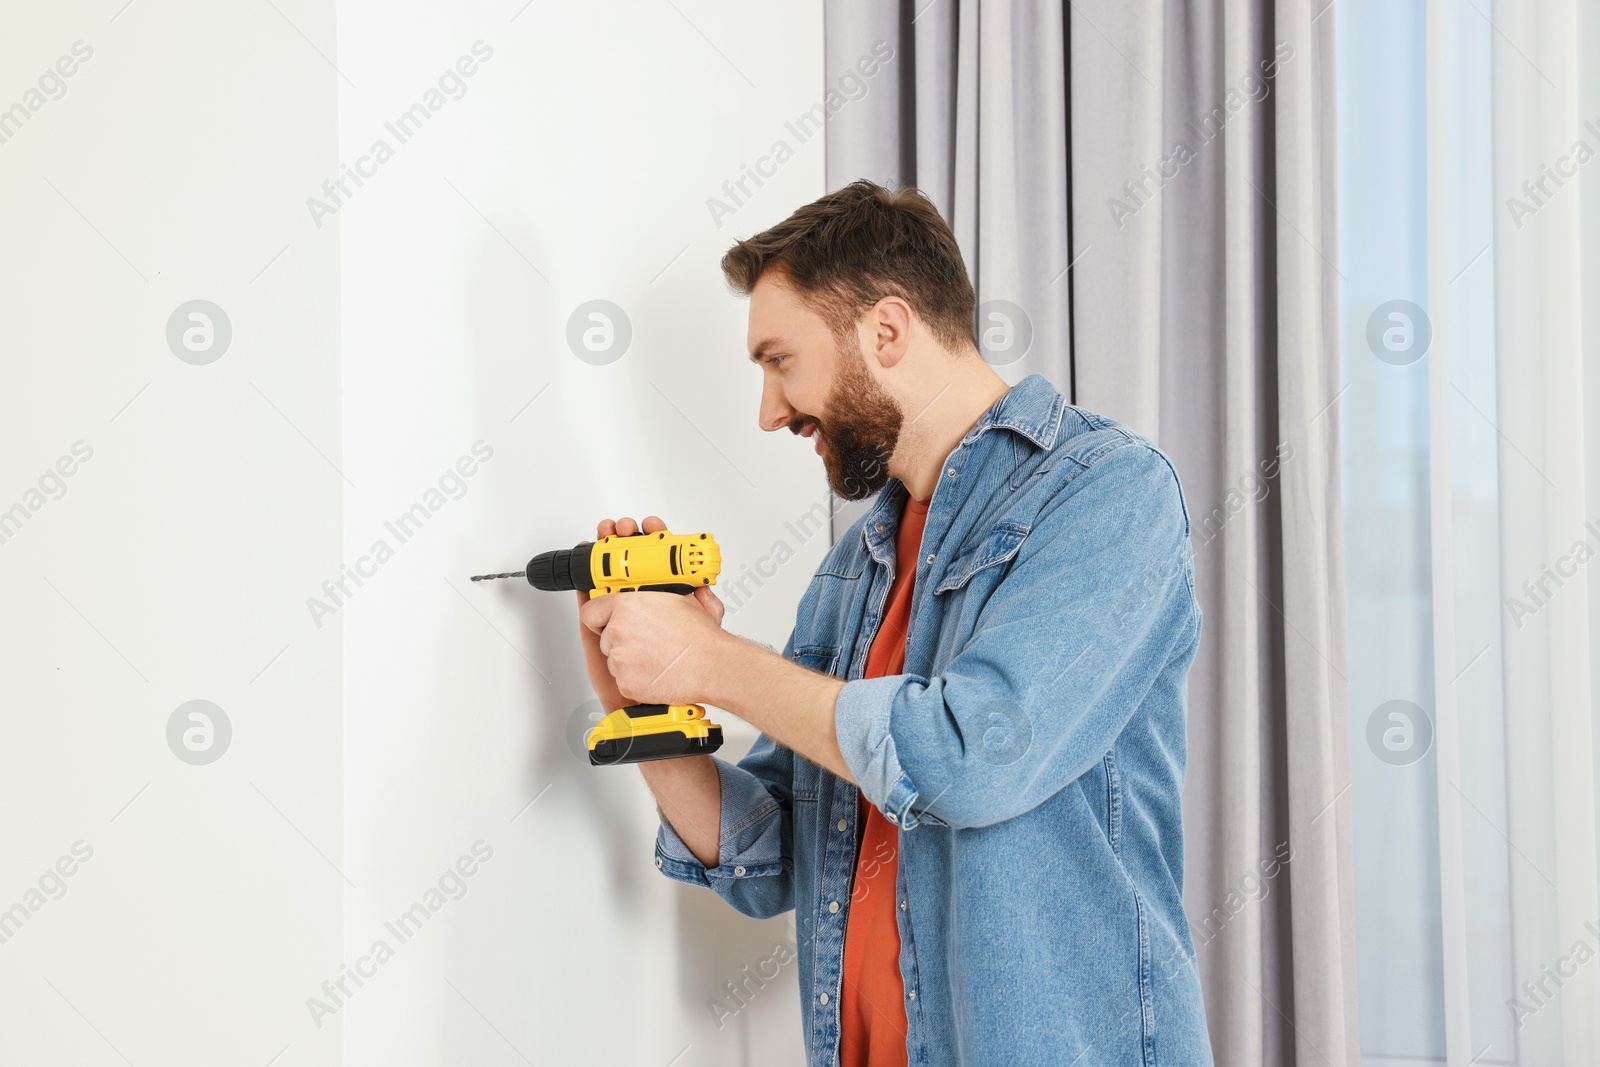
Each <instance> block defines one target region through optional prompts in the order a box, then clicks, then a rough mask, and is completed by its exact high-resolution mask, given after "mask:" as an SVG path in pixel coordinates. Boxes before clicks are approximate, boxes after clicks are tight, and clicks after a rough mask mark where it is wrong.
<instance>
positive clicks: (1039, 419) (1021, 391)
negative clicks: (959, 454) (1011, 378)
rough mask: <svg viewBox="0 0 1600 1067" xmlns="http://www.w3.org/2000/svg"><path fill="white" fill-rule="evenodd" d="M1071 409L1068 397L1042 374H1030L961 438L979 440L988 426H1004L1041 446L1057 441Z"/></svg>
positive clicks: (964, 440) (962, 440) (965, 440)
mask: <svg viewBox="0 0 1600 1067" xmlns="http://www.w3.org/2000/svg"><path fill="white" fill-rule="evenodd" d="M1066 409H1067V401H1066V398H1065V397H1063V396H1062V395H1061V394H1060V393H1059V392H1057V391H1056V387H1055V386H1053V385H1051V384H1050V379H1048V378H1046V377H1045V376H1044V375H1042V374H1030V375H1028V376H1027V377H1026V378H1024V379H1022V381H1020V382H1018V383H1017V384H1016V385H1014V386H1012V387H1011V388H1010V389H1009V390H1007V391H1006V394H1005V396H1002V397H1001V398H1000V399H999V400H997V401H995V403H994V405H993V406H991V407H990V408H989V410H988V411H985V412H984V413H983V416H982V417H981V418H979V419H978V421H977V422H975V423H973V425H972V429H970V430H968V431H967V433H966V436H964V437H962V438H961V443H962V444H966V443H967V442H969V441H973V440H976V439H977V438H978V436H979V435H980V434H982V433H983V432H984V431H986V430H990V429H994V428H1004V429H1007V430H1015V431H1016V432H1017V433H1019V434H1021V435H1022V436H1024V437H1026V438H1027V439H1028V440H1030V441H1032V442H1033V443H1034V444H1036V445H1038V446H1039V447H1040V448H1050V447H1052V446H1053V445H1054V444H1055V441H1056V434H1057V433H1058V432H1059V431H1060V429H1061V415H1062V413H1063V412H1065V411H1066Z"/></svg>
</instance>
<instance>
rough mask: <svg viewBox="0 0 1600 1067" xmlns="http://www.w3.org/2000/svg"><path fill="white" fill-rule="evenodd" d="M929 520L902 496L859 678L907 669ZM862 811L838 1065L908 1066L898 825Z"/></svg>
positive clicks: (924, 504)
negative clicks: (880, 605) (882, 597)
mask: <svg viewBox="0 0 1600 1067" xmlns="http://www.w3.org/2000/svg"><path fill="white" fill-rule="evenodd" d="M929 499H930V500H931V499H932V498H931V497H930V498H929ZM927 518H928V500H911V499H909V498H908V499H907V500H906V504H905V509H904V512H903V514H902V515H901V517H900V529H899V531H898V532H897V534H896V537H895V574H894V581H893V582H892V583H891V584H890V586H889V599H888V602H887V604H886V606H885V608H884V613H883V622H882V624H881V625H880V626H879V627H878V633H877V636H875V637H874V638H873V639H872V647H871V648H870V649H868V650H867V666H866V670H865V671H864V672H863V673H862V677H864V678H882V677H883V676H885V675H889V674H899V673H900V672H901V671H902V670H903V669H904V667H905V662H906V629H907V627H908V626H909V625H910V623H911V588H912V585H913V584H914V583H915V582H916V577H917V556H918V554H920V553H921V551H922V528H923V526H924V524H925V523H926V520H927ZM860 811H861V826H862V832H861V846H860V851H859V852H858V853H857V855H856V875H855V881H854V883H853V886H852V889H851V893H850V911H849V913H848V915H847V917H846V920H845V929H844V998H843V1001H842V1002H841V1003H840V1005H839V1064H840V1067H905V1063H906V1004H905V984H904V982H903V980H902V979H901V977H900V927H899V924H898V922H897V920H896V919H895V875H896V873H898V871H899V869H900V864H899V854H900V831H899V830H898V829H896V828H895V826H894V825H893V824H892V823H890V822H889V820H888V819H886V818H884V817H883V813H882V812H881V811H879V810H878V809H877V808H875V807H873V806H872V805H871V804H869V803H867V800H866V798H865V797H862V798H861V800H860Z"/></svg>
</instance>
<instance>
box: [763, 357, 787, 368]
mask: <svg viewBox="0 0 1600 1067" xmlns="http://www.w3.org/2000/svg"><path fill="white" fill-rule="evenodd" d="M787 358H788V357H787V356H768V357H767V362H768V363H771V364H772V365H773V366H774V367H776V366H777V365H778V364H779V363H781V362H782V361H783V360H784V359H787Z"/></svg>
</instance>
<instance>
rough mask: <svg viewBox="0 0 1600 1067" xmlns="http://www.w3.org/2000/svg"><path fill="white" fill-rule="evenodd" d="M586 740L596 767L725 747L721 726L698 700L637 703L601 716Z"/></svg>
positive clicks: (667, 757) (591, 759)
mask: <svg viewBox="0 0 1600 1067" xmlns="http://www.w3.org/2000/svg"><path fill="white" fill-rule="evenodd" d="M585 743H586V744H587V745H588V747H589V762H590V763H591V764H593V765H594V766H596V767H606V766H610V765H612V764H617V763H643V762H645V761H646V760H656V759H675V758H676V757H678V756H699V755H709V754H710V753H712V752H715V751H716V750H717V749H719V748H721V747H722V727H720V726H718V725H717V724H716V723H714V722H708V721H706V709H705V708H703V707H701V706H700V705H699V704H635V705H633V706H632V707H627V708H618V709H617V710H616V711H613V712H611V714H609V715H607V716H606V717H605V718H603V719H601V720H600V722H599V723H598V724H597V725H596V726H595V728H594V729H592V730H590V731H589V734H588V736H587V737H586V738H585Z"/></svg>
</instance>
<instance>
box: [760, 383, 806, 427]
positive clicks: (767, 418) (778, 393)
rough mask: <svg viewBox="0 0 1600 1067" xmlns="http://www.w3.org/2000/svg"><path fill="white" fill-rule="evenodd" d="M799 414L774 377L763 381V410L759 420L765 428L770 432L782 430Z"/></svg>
mask: <svg viewBox="0 0 1600 1067" xmlns="http://www.w3.org/2000/svg"><path fill="white" fill-rule="evenodd" d="M797 414H799V413H798V412H796V411H795V409H794V408H793V407H791V406H790V404H789V401H788V400H786V399H784V396H783V390H782V389H781V388H780V387H779V386H778V384H777V383H776V382H775V381H773V380H772V378H770V377H769V378H768V379H767V380H766V381H765V382H763V383H762V386H761V411H760V414H759V415H758V421H759V422H760V424H761V428H762V429H763V430H766V431H767V432H769V433H770V432H771V431H773V430H781V429H783V428H784V427H786V426H788V425H789V423H791V422H793V421H794V418H795V416H796V415H797Z"/></svg>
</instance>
